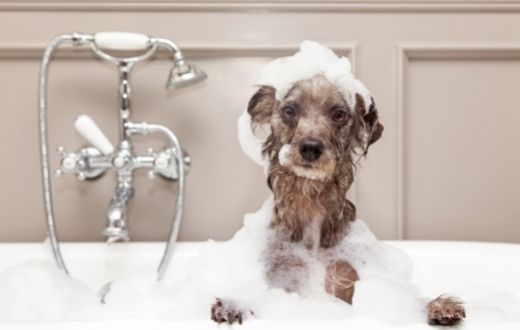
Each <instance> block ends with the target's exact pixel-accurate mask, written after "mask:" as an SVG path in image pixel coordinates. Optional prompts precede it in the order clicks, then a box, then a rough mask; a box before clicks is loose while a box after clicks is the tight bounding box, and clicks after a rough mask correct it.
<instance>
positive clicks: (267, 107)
mask: <svg viewBox="0 0 520 330" xmlns="http://www.w3.org/2000/svg"><path fill="white" fill-rule="evenodd" d="M275 104H276V98H275V89H274V88H273V87H271V86H261V87H260V88H259V89H258V91H256V93H255V94H254V95H253V96H252V97H251V99H250V100H249V104H248V105H247V112H249V114H250V115H251V124H252V125H253V128H254V127H255V126H259V125H263V124H268V123H269V122H270V121H271V116H272V114H273V109H274V106H275Z"/></svg>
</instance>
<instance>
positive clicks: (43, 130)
mask: <svg viewBox="0 0 520 330" xmlns="http://www.w3.org/2000/svg"><path fill="white" fill-rule="evenodd" d="M90 39H91V36H89V35H84V34H79V33H74V34H63V35H61V36H58V37H56V38H54V39H53V40H52V41H51V42H50V43H49V45H48V46H47V48H45V52H44V54H43V59H42V66H41V68H40V79H39V80H40V88H39V95H38V118H39V128H40V157H41V158H40V159H41V165H42V166H41V170H42V187H43V200H44V207H45V218H46V223H47V231H48V233H49V241H50V243H51V247H52V254H53V256H54V260H55V261H56V264H57V266H58V268H59V269H61V270H63V271H64V272H65V273H66V274H68V273H69V271H68V269H67V266H66V265H65V262H64V261H63V256H62V254H61V251H60V246H59V240H58V233H57V232H56V224H55V221H54V208H53V203H52V191H51V189H52V186H51V180H50V173H49V169H50V165H49V142H48V136H47V78H48V74H49V62H50V59H51V57H52V54H53V53H54V51H55V49H56V48H57V47H58V46H59V45H60V44H62V43H64V42H71V43H73V44H75V45H79V44H83V43H85V42H88V41H89V40H90Z"/></svg>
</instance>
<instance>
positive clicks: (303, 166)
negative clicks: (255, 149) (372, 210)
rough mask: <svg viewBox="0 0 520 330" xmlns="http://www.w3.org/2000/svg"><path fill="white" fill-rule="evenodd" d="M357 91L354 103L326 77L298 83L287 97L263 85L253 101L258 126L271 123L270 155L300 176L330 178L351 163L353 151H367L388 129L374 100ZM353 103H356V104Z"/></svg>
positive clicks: (251, 110) (273, 161)
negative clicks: (379, 114)
mask: <svg viewBox="0 0 520 330" xmlns="http://www.w3.org/2000/svg"><path fill="white" fill-rule="evenodd" d="M352 93H353V95H355V98H354V99H355V102H354V104H352V105H351V106H349V104H348V102H347V100H346V99H345V97H344V93H343V92H342V91H341V90H340V89H339V88H338V87H337V86H336V85H335V84H333V83H331V82H330V81H329V80H327V79H326V78H325V77H324V76H323V75H321V74H318V75H316V76H314V77H312V78H310V79H305V80H300V81H297V82H296V83H294V85H293V86H292V88H291V89H290V90H289V92H288V93H287V94H286V95H285V96H284V97H283V99H282V100H277V99H276V90H275V89H274V88H273V87H270V86H261V87H260V88H259V89H258V91H257V92H256V93H255V94H254V95H253V97H252V98H251V100H250V101H249V105H248V108H247V111H248V112H249V114H250V115H251V119H252V125H253V130H255V129H256V127H258V126H260V125H266V124H267V125H269V126H270V135H269V137H268V138H267V140H266V142H265V144H264V146H263V153H264V157H268V159H269V161H270V163H271V165H275V164H279V165H281V166H284V167H286V168H287V169H288V170H290V171H291V172H293V173H294V174H295V175H297V176H300V177H305V178H308V179H313V180H321V181H325V180H328V179H330V178H331V177H333V176H334V174H335V173H337V171H340V170H341V168H344V167H351V166H352V165H353V163H352V159H353V157H352V155H353V154H354V153H358V154H361V155H365V154H366V152H367V151H368V147H369V146H370V145H371V144H372V143H374V142H375V141H377V140H378V139H379V138H380V137H381V134H382V132H383V125H381V124H380V123H379V121H378V114H377V110H376V108H375V103H374V100H373V99H371V100H370V102H367V103H369V104H365V99H364V98H363V97H362V96H361V95H360V94H356V93H355V91H352ZM351 103H352V102H351Z"/></svg>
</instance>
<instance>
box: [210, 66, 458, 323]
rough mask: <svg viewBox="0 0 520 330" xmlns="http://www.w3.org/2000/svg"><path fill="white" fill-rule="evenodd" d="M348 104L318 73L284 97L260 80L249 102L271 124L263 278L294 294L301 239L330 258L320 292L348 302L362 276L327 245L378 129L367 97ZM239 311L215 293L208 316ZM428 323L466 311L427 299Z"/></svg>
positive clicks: (341, 231) (342, 228)
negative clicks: (360, 158)
mask: <svg viewBox="0 0 520 330" xmlns="http://www.w3.org/2000/svg"><path fill="white" fill-rule="evenodd" d="M355 100H356V102H355V107H354V109H351V108H350V107H349V105H348V104H347V102H346V101H345V98H344V96H343V94H342V93H341V91H340V90H338V88H337V87H336V86H335V85H334V84H332V83H331V82H329V81H328V80H327V79H326V78H325V77H323V76H322V75H316V76H314V77H313V78H311V79H307V80H301V81H298V82H297V83H295V84H294V86H293V87H292V89H291V90H290V91H289V92H288V93H287V95H286V96H285V97H284V99H283V100H282V101H278V100H277V99H276V98H275V90H274V88H272V87H269V86H262V87H260V89H259V90H258V91H257V92H256V93H255V94H254V95H253V97H252V98H251V100H250V101H249V105H248V109H247V110H248V112H249V114H250V115H251V118H252V124H253V129H255V128H256V127H258V126H259V125H266V124H267V125H270V127H271V133H270V135H269V136H268V138H267V140H266V142H265V144H264V145H263V154H264V157H266V158H267V159H268V160H269V170H268V179H267V182H268V185H269V188H270V189H271V190H272V191H273V194H274V202H275V207H274V219H273V220H272V222H271V228H272V229H273V232H274V233H275V235H274V237H273V238H272V239H271V240H270V242H269V244H268V247H267V248H266V251H265V253H264V255H265V258H264V261H265V274H266V279H267V281H268V282H269V284H270V285H271V286H272V287H280V288H283V289H284V290H286V291H289V292H299V289H300V284H301V283H302V281H304V278H303V277H304V274H305V271H306V268H307V266H308V265H306V264H305V261H304V260H303V259H302V258H301V257H299V256H298V255H297V254H295V253H294V249H292V248H291V244H300V245H303V246H304V247H305V250H306V251H308V253H312V254H313V255H315V256H318V257H319V258H325V259H324V260H326V262H327V265H328V266H327V269H326V278H325V288H324V289H325V290H326V292H328V293H330V294H333V295H334V296H336V297H338V298H339V299H341V300H344V301H345V302H347V303H352V297H353V295H354V288H355V286H354V284H355V282H356V281H357V280H359V277H358V274H357V272H356V270H355V269H353V268H352V267H351V265H350V264H349V263H348V262H347V261H346V260H334V259H327V258H328V257H327V251H328V250H330V249H331V248H333V247H335V246H336V245H337V244H338V243H339V242H340V241H341V240H342V239H343V238H344V237H345V235H346V233H347V231H348V226H349V223H350V222H351V221H353V220H355V219H356V207H355V206H354V204H352V203H351V202H350V201H349V200H347V199H346V194H347V190H348V189H349V188H350V186H351V184H352V182H353V180H354V168H355V160H354V158H355V156H356V155H365V154H366V153H367V151H368V148H369V146H370V145H371V144H372V143H374V142H376V141H377V140H378V139H379V138H380V137H381V134H382V133H383V125H381V124H380V123H379V120H378V113H377V110H376V108H375V103H374V100H373V99H372V100H371V102H370V105H369V106H368V108H367V105H366V104H365V101H364V99H363V97H362V96H361V95H359V94H356V95H355ZM243 312H244V311H243V310H241V309H239V308H236V307H235V306H234V305H233V303H232V302H231V301H228V300H222V299H217V302H216V303H215V304H214V305H213V306H212V309H211V318H212V319H213V320H214V321H216V322H218V323H221V322H228V323H233V322H234V321H238V322H239V323H241V322H242V313H243ZM427 314H428V322H429V323H430V324H439V325H454V324H456V323H458V322H460V321H461V320H462V318H463V317H465V312H464V308H463V307H462V304H461V303H460V302H459V301H458V300H456V299H454V298H448V297H439V298H437V299H435V300H433V301H432V302H430V303H429V304H428V305H427Z"/></svg>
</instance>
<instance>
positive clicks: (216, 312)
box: [211, 298, 254, 324]
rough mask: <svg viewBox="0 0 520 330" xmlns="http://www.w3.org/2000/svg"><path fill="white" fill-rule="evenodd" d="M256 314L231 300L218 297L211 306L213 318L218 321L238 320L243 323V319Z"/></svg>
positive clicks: (229, 322) (229, 321) (231, 322)
mask: <svg viewBox="0 0 520 330" xmlns="http://www.w3.org/2000/svg"><path fill="white" fill-rule="evenodd" d="M252 315H254V313H253V312H252V311H251V310H249V309H247V308H244V307H242V306H240V304H237V303H235V302H233V301H231V300H227V299H220V298H217V299H216V300H215V303H214V304H213V305H212V306H211V319H212V320H213V321H215V322H217V323H219V324H220V323H223V322H226V323H228V324H233V323H235V322H238V323H239V324H242V321H243V320H244V319H245V318H247V317H249V316H252Z"/></svg>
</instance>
